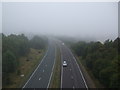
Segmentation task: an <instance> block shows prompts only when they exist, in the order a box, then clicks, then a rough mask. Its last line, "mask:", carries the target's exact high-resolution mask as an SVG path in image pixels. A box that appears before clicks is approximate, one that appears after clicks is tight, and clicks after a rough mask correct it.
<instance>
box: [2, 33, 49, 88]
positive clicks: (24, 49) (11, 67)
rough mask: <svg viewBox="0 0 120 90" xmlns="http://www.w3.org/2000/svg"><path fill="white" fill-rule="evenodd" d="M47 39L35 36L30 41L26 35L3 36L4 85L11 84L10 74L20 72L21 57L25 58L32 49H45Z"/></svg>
mask: <svg viewBox="0 0 120 90" xmlns="http://www.w3.org/2000/svg"><path fill="white" fill-rule="evenodd" d="M46 45H47V38H43V37H40V36H34V37H33V38H32V39H30V40H29V39H28V38H27V37H26V36H25V35H24V34H20V35H15V34H11V35H8V36H6V35H4V34H2V85H3V87H4V86H5V85H8V84H10V83H11V81H10V79H9V74H10V73H13V72H19V71H18V67H19V61H18V59H19V58H20V57H21V56H25V55H27V54H28V52H29V51H30V48H34V49H45V48H46Z"/></svg>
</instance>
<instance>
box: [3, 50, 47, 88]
mask: <svg viewBox="0 0 120 90" xmlns="http://www.w3.org/2000/svg"><path fill="white" fill-rule="evenodd" d="M44 54H45V50H36V49H32V48H31V49H30V52H29V54H28V55H27V56H24V57H21V58H20V59H19V68H18V71H17V72H14V73H11V74H10V76H9V77H10V80H11V81H12V82H11V84H10V85H8V86H6V87H5V88H21V87H22V86H23V85H24V84H25V82H26V81H27V80H28V78H29V77H30V75H31V74H32V72H33V71H34V70H35V68H36V67H37V66H38V64H39V63H40V61H41V60H42V57H43V56H44ZM21 75H24V76H23V77H21Z"/></svg>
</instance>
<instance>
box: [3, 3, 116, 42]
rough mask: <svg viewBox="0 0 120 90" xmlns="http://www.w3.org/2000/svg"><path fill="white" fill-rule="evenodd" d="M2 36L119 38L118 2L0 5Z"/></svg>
mask: <svg viewBox="0 0 120 90" xmlns="http://www.w3.org/2000/svg"><path fill="white" fill-rule="evenodd" d="M2 16H3V17H2V19H3V22H2V27H3V28H2V31H3V33H6V34H10V33H26V32H27V33H40V34H52V35H64V36H72V37H79V38H95V39H96V40H106V39H108V38H109V39H115V38H116V37H117V36H118V4H117V2H96V3H95V2H86V3H85V2H84V3H83V2H71V3H70V2H66V3H65V2H61V3H56V2H50V3H49V2H47V3H43V2H39V3H38V2H37V3H35V2H31V3H28V2H27V3H25V2H22V3H15V2H11V3H9V2H6V3H2Z"/></svg>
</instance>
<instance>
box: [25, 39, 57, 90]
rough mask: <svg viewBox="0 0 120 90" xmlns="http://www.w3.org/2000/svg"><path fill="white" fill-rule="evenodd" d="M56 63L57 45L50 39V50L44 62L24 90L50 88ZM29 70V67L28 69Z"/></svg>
mask: <svg viewBox="0 0 120 90" xmlns="http://www.w3.org/2000/svg"><path fill="white" fill-rule="evenodd" d="M54 63H55V43H54V42H53V41H52V40H50V39H49V43H48V50H47V52H46V55H45V56H44V57H43V59H42V61H41V62H40V64H39V65H38V67H37V68H36V69H35V71H34V72H33V73H32V75H31V76H30V78H29V80H28V81H27V82H26V83H25V85H24V86H23V89H24V88H48V87H49V84H50V80H51V77H52V71H53V68H54ZM26 68H27V67H26Z"/></svg>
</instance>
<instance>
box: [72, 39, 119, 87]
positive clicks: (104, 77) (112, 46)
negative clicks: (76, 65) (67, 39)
mask: <svg viewBox="0 0 120 90" xmlns="http://www.w3.org/2000/svg"><path fill="white" fill-rule="evenodd" d="M119 44H120V38H119V37H118V38H116V39H115V40H114V41H112V40H109V39H108V40H106V41H105V42H104V43H101V42H99V41H98V42H84V41H79V42H77V43H74V44H72V45H71V48H72V49H73V51H74V52H75V54H76V55H77V56H80V57H81V60H82V61H83V62H84V63H85V65H86V66H87V68H89V70H90V71H91V72H92V73H93V75H94V76H95V77H96V78H97V79H98V80H99V81H100V83H102V84H103V85H104V87H109V88H120V72H119V70H120V47H119Z"/></svg>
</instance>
